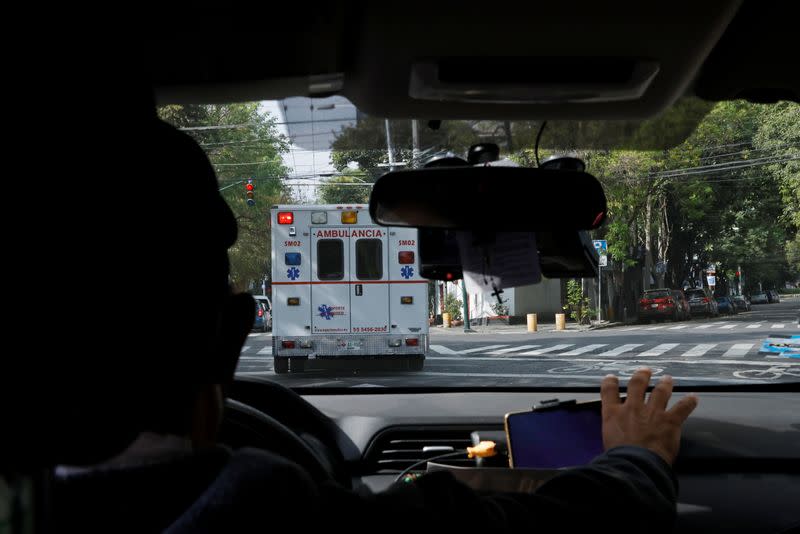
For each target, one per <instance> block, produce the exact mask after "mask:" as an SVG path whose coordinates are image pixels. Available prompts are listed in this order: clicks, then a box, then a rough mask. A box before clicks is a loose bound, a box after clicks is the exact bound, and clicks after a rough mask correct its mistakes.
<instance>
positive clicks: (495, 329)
mask: <svg viewBox="0 0 800 534" xmlns="http://www.w3.org/2000/svg"><path fill="white" fill-rule="evenodd" d="M615 326H625V323H622V322H610V321H600V322H599V323H598V322H597V321H593V322H592V324H591V325H583V326H582V327H579V326H578V325H577V324H575V323H574V322H568V323H567V325H566V330H561V332H567V331H569V332H591V331H592V330H600V329H602V328H610V327H615ZM471 330H472V332H470V333H474V334H528V333H529V332H528V327H527V326H526V325H524V324H520V325H504V324H495V325H475V326H473V327H472V328H471ZM557 331H558V330H556V325H555V324H553V323H550V324H548V323H539V325H538V332H557ZM430 332H431V333H434V332H435V333H437V334H464V326H463V325H460V326H452V327H450V328H444V327H443V326H441V325H437V326H431V327H430ZM530 333H531V334H533V333H535V332H530Z"/></svg>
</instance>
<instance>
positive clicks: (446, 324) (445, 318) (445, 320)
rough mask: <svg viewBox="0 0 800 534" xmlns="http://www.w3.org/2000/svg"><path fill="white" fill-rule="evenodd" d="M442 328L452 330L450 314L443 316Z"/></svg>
mask: <svg viewBox="0 0 800 534" xmlns="http://www.w3.org/2000/svg"><path fill="white" fill-rule="evenodd" d="M442 326H443V327H445V328H450V326H451V325H450V314H449V313H447V312H445V313H443V314H442Z"/></svg>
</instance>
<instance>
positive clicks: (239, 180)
mask: <svg viewBox="0 0 800 534" xmlns="http://www.w3.org/2000/svg"><path fill="white" fill-rule="evenodd" d="M158 114H159V117H161V118H162V119H163V120H165V121H166V122H169V123H171V124H173V125H174V126H177V127H189V128H192V127H198V126H220V125H223V126H231V127H230V128H221V129H209V130H187V131H186V133H187V134H188V135H190V136H192V137H193V138H194V139H195V140H196V141H197V142H198V143H199V144H200V146H201V147H202V148H203V150H205V152H206V154H207V155H208V158H209V160H210V161H211V163H212V164H213V165H214V168H215V170H216V173H217V178H218V181H219V185H220V189H221V194H222V196H223V198H224V199H225V200H226V201H227V203H228V205H229V206H230V207H231V210H232V211H233V213H234V216H235V217H236V221H237V223H238V226H239V238H238V240H237V241H236V243H235V244H234V246H233V247H231V249H230V250H229V251H228V252H229V256H230V265H231V282H232V284H233V285H234V287H235V288H236V289H237V290H240V291H246V290H250V289H251V288H255V289H258V288H260V285H261V283H260V280H261V279H262V278H263V277H265V276H268V275H269V272H270V257H271V253H270V233H269V209H270V207H271V206H272V205H273V204H278V203H287V202H290V201H291V199H290V196H289V192H288V190H287V188H286V187H285V186H284V183H283V177H284V176H285V175H286V173H287V171H288V169H286V167H284V165H283V163H282V159H281V154H282V153H284V152H286V151H287V150H288V147H289V145H288V140H287V139H285V138H284V137H283V136H281V135H280V134H279V133H278V132H277V130H276V128H275V119H274V118H273V117H270V116H269V115H268V114H265V113H261V112H260V111H259V109H258V103H245V104H227V105H170V106H164V107H161V108H159V110H158ZM248 178H252V179H253V183H254V185H255V191H254V193H255V201H256V204H255V206H248V205H247V203H246V197H245V188H244V187H245V186H244V182H245V181H246V180H247V179H248Z"/></svg>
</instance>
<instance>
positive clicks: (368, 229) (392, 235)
mask: <svg viewBox="0 0 800 534" xmlns="http://www.w3.org/2000/svg"><path fill="white" fill-rule="evenodd" d="M270 225H271V228H272V354H273V357H274V364H275V372H276V373H286V372H287V371H290V370H291V371H292V372H296V371H297V372H302V371H303V370H304V369H305V364H306V361H307V360H308V359H309V358H347V357H354V358H366V357H378V358H387V359H389V358H391V359H400V360H402V361H403V362H404V363H407V367H408V368H410V369H412V370H421V369H422V367H423V362H424V359H425V353H426V352H427V350H428V343H429V341H428V282H427V280H426V279H424V278H422V277H420V274H419V254H418V248H417V247H418V238H417V230H416V229H413V228H394V227H387V226H378V225H377V224H375V223H373V222H372V220H371V218H370V216H369V207H368V206H366V205H324V206H308V205H279V206H273V207H272V208H271V210H270Z"/></svg>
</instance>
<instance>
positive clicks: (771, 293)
mask: <svg viewBox="0 0 800 534" xmlns="http://www.w3.org/2000/svg"><path fill="white" fill-rule="evenodd" d="M767 300H768V301H769V303H770V304H777V303H778V302H780V301H781V298H780V297H779V296H778V292H777V291H775V290H774V289H768V290H767Z"/></svg>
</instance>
